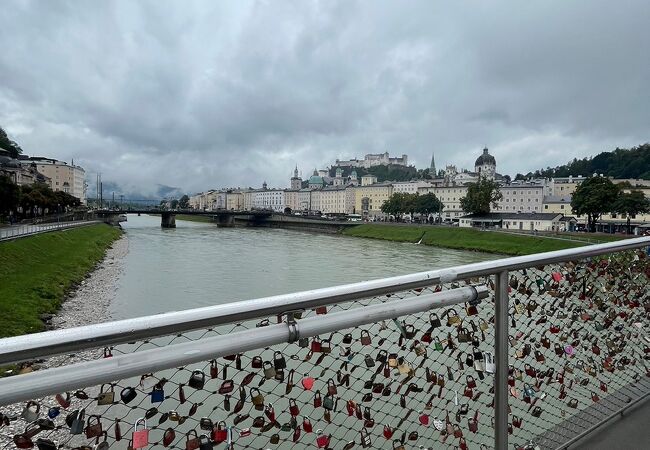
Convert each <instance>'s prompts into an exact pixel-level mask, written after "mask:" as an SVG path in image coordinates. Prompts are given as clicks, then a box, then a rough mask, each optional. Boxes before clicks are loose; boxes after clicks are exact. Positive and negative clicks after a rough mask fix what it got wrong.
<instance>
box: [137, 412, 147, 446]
mask: <svg viewBox="0 0 650 450" xmlns="http://www.w3.org/2000/svg"><path fill="white" fill-rule="evenodd" d="M138 425H142V429H140V430H138ZM147 445H149V430H148V429H147V421H146V420H145V418H144V417H141V418H139V419H138V420H136V421H135V425H134V426H133V448H143V447H146V446H147Z"/></svg>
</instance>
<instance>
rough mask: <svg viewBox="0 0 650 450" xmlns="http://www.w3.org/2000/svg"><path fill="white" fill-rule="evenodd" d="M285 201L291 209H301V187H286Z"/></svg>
mask: <svg viewBox="0 0 650 450" xmlns="http://www.w3.org/2000/svg"><path fill="white" fill-rule="evenodd" d="M284 201H285V202H286V204H287V207H288V208H291V211H300V210H301V209H302V208H301V207H300V189H285V191H284Z"/></svg>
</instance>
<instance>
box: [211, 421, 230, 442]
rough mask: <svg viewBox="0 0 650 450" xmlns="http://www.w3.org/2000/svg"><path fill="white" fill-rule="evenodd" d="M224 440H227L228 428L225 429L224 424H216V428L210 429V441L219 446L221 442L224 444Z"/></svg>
mask: <svg viewBox="0 0 650 450" xmlns="http://www.w3.org/2000/svg"><path fill="white" fill-rule="evenodd" d="M222 424H223V426H222ZM226 439H228V428H227V427H226V422H223V421H221V422H218V423H217V425H216V427H215V428H213V429H212V440H213V441H214V442H215V443H217V444H220V443H221V442H226Z"/></svg>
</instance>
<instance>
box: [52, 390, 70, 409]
mask: <svg viewBox="0 0 650 450" xmlns="http://www.w3.org/2000/svg"><path fill="white" fill-rule="evenodd" d="M54 399H55V400H56V401H57V403H58V404H59V405H61V407H62V408H65V409H68V408H69V407H70V393H69V392H66V393H65V397H64V396H63V394H56V396H55V397H54Z"/></svg>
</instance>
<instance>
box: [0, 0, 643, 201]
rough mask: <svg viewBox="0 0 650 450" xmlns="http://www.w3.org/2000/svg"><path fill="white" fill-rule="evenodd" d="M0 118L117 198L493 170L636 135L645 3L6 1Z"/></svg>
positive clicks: (535, 163)
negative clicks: (110, 187)
mask: <svg viewBox="0 0 650 450" xmlns="http://www.w3.org/2000/svg"><path fill="white" fill-rule="evenodd" d="M3 15H4V16H3V17H4V19H5V20H4V23H3V26H2V27H0V41H1V42H3V52H2V54H0V74H2V75H1V78H0V125H2V126H4V127H5V128H6V129H7V130H8V131H9V132H10V133H11V134H12V135H13V137H14V138H15V139H16V140H18V141H19V142H20V143H21V144H22V146H23V148H24V149H25V150H26V151H27V152H28V153H32V154H47V155H51V156H53V157H58V158H62V159H67V160H69V159H71V158H73V157H74V158H75V162H77V161H78V162H79V163H80V164H82V165H84V166H85V167H86V169H87V171H88V172H95V171H101V172H102V173H103V176H104V179H105V180H109V179H110V180H112V181H114V182H116V183H118V184H119V185H120V186H121V187H123V189H124V191H125V192H127V191H129V192H136V191H137V192H147V193H150V194H152V195H156V194H158V193H159V192H158V185H165V186H179V187H181V189H183V190H187V191H196V190H203V189H207V188H212V187H220V186H249V185H255V186H258V185H260V184H261V182H262V181H263V180H266V181H268V182H269V183H270V184H271V185H276V186H285V185H286V183H287V178H288V176H289V174H290V173H291V170H292V168H293V167H294V165H295V164H296V163H297V164H299V166H300V168H301V169H302V171H303V173H304V174H305V175H306V174H308V173H309V171H310V170H311V169H312V168H313V167H315V166H316V167H323V166H325V165H327V164H330V163H331V162H332V161H333V160H334V159H335V158H337V157H338V158H348V157H353V156H362V155H363V154H365V153H368V152H380V151H382V152H383V151H390V152H391V153H395V154H402V153H407V154H409V156H410V157H411V160H412V161H415V162H416V163H417V164H418V165H419V166H421V167H422V166H426V165H428V162H429V160H430V157H431V152H432V151H435V153H436V161H437V163H438V164H439V165H440V166H442V165H444V164H445V163H453V164H457V165H459V166H465V167H470V166H471V164H472V163H473V161H474V159H475V158H476V155H477V153H478V152H479V151H480V149H481V148H482V146H484V145H487V146H489V147H490V148H491V151H492V153H493V154H494V155H495V156H496V158H497V161H498V164H499V167H498V169H499V171H500V172H503V173H510V174H514V173H516V172H526V171H529V170H533V169H536V168H538V167H540V166H547V165H556V164H560V163H563V162H566V161H567V160H569V159H571V158H573V157H582V156H586V155H590V154H596V153H598V152H600V151H604V150H608V149H611V148H614V147H615V146H630V145H635V144H639V143H642V142H645V141H647V140H648V138H647V124H648V123H650V111H649V108H648V107H647V105H648V100H650V98H649V96H650V94H649V92H650V88H648V85H647V80H648V79H650V58H648V57H647V48H648V44H650V31H649V30H648V28H647V26H646V25H645V23H644V20H645V18H647V17H649V16H650V4H648V3H647V2H645V1H642V0H638V1H622V2H616V3H611V2H607V1H604V0H589V1H588V0H583V1H575V2H564V1H560V0H557V1H554V2H540V3H530V2H525V3H522V2H502V1H498V2H497V1H492V2H469V1H461V2H453V3H452V4H434V3H431V2H427V1H413V2H406V3H404V2H400V3H394V2H369V1H360V2H348V1H340V2H331V1H328V2H318V1H313V2H303V1H290V2H281V3H278V2H265V1H242V2H231V3H223V2H207V1H192V2H182V3H173V2H153V1H150V2H137V3H136V2H127V1H112V2H99V3H97V2H82V1H67V2H44V1H40V2H37V1H14V2H5V3H4V4H3Z"/></svg>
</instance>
